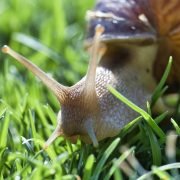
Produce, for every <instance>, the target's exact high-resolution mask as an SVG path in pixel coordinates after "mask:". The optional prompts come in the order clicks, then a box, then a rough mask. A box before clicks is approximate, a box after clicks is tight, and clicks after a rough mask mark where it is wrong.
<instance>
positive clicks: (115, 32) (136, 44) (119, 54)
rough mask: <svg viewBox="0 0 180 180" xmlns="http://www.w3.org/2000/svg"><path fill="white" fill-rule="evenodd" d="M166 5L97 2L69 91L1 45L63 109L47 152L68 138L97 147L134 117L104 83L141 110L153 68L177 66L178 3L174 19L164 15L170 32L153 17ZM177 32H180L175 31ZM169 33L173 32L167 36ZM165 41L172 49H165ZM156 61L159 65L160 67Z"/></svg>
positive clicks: (152, 1)
mask: <svg viewBox="0 0 180 180" xmlns="http://www.w3.org/2000/svg"><path fill="white" fill-rule="evenodd" d="M164 2H165V0H159V1H158V2H157V1H156V2H155V0H146V1H145V0H137V1H135V0H127V1H121V0H112V1H108V0H100V1H98V2H97V5H96V7H95V10H94V11H90V12H88V13H87V19H88V22H89V23H88V35H87V40H86V47H87V48H88V49H89V50H90V61H89V66H88V70H87V73H86V75H85V76H84V77H83V78H82V79H81V80H80V81H79V82H77V83H76V84H75V85H73V86H71V87H66V86H63V85H61V84H60V83H58V82H57V81H55V80H54V79H52V78H51V77H49V76H48V75H47V74H46V73H44V72H43V71H42V70H41V69H39V68H38V67H37V66H36V65H34V64H32V63H31V62H30V61H29V60H27V59H26V58H25V57H23V56H21V55H20V54H18V53H16V52H15V51H13V50H12V49H10V48H9V47H8V46H4V47H3V49H2V51H3V52H4V53H7V54H10V55H11V56H13V57H14V58H15V59H16V60H17V61H19V62H20V63H21V64H23V65H24V66H25V67H26V68H27V69H28V70H30V71H31V72H32V73H33V74H35V75H36V76H37V77H39V78H40V79H41V80H42V82H43V83H44V84H45V85H46V86H47V87H48V88H49V89H50V90H51V91H52V92H53V93H54V94H55V96H56V97H57V99H58V101H59V103H60V105H61V110H60V111H59V113H58V117H57V127H56V128H55V130H54V132H53V134H52V135H51V137H50V138H49V139H48V140H47V142H46V144H45V148H46V147H48V146H49V145H50V144H51V143H52V142H53V141H54V140H55V139H56V138H57V137H58V136H64V137H66V138H68V139H70V140H74V139H76V137H78V136H79V137H80V138H81V139H82V140H83V141H84V142H87V143H93V145H94V146H95V147H97V146H98V141H100V140H102V139H104V138H107V137H112V136H115V135H117V134H118V133H119V131H120V130H121V128H122V127H123V126H124V125H126V124H127V123H128V122H130V121H131V120H133V119H134V118H136V117H137V114H136V112H134V111H133V110H131V109H130V108H129V107H127V106H126V105H125V104H123V103H122V102H120V101H119V100H117V99H116V98H115V97H114V96H113V95H112V94H111V93H110V92H109V91H108V89H107V85H111V86H112V87H114V88H115V89H116V90H117V91H119V92H120V93H122V94H123V95H124V96H125V97H127V98H128V99H129V100H131V101H132V102H134V103H135V104H136V105H138V106H139V107H141V108H145V105H146V102H147V101H148V100H150V97H151V95H152V92H153V89H154V88H155V86H156V84H157V83H156V79H158V77H159V74H158V73H157V67H156V68H155V65H158V66H159V67H160V68H159V69H161V67H162V69H163V67H164V64H165V65H166V64H167V61H168V58H169V56H170V55H172V56H173V58H174V60H175V62H176V65H179V64H180V63H179V57H180V56H178V55H179V54H180V53H179V47H180V46H179V45H180V43H179V42H180V41H179V39H180V33H179V30H180V26H179V22H180V18H179V17H180V16H179V17H177V14H178V13H179V12H180V7H179V5H180V3H179V2H180V1H179V0H178V1H176V0H173V1H172V2H173V3H174V4H175V5H177V6H176V8H177V9H178V10H179V11H177V13H176V16H175V15H174V14H173V12H172V13H170V14H168V17H171V18H170V19H168V23H170V24H167V25H166V26H168V28H165V25H164V24H163V23H162V18H163V17H161V14H158V17H157V18H155V17H156V16H155V15H156V14H157V12H160V13H162V16H163V13H164V12H165V10H167V9H166V8H165V9H164V6H163V5H164ZM172 2H171V3H169V2H167V4H166V6H167V7H168V8H169V9H171V8H172V7H174V4H173V3H172ZM108 3H109V4H108ZM142 5H143V6H142ZM146 5H148V7H151V8H152V9H153V12H150V10H149V8H147V6H146ZM161 6H162V8H161ZM166 6H165V7H166ZM145 8H147V9H145ZM158 8H160V9H161V11H159V9H158ZM156 11H157V12H156ZM171 15H172V16H171ZM171 22H173V23H171ZM161 26H163V27H161ZM176 28H179V29H177V33H176ZM171 31H173V32H174V34H173V33H172V34H170V32H171ZM168 33H169V34H168ZM167 35H168V36H167ZM169 42H171V44H172V45H173V48H170V49H169ZM162 44H163V46H162ZM162 47H163V48H164V47H166V48H167V49H165V50H166V52H165V53H164V54H165V55H166V56H167V57H168V58H165V57H164V54H163V55H161V53H162ZM167 52H168V54H166V53H167ZM158 58H159V59H158ZM163 58H164V59H163ZM162 59H163V60H162ZM157 60H158V61H159V62H161V63H160V64H163V65H162V66H160V64H159V62H157ZM161 60H162V61H161ZM173 68H174V67H173ZM174 70H175V71H176V73H177V74H178V71H179V69H178V70H177V67H176V68H174ZM159 73H160V74H161V72H159ZM156 74H158V76H157V75H156ZM179 80H180V77H179V75H176V74H175V75H174V74H171V76H170V79H169V80H168V82H169V84H174V83H179Z"/></svg>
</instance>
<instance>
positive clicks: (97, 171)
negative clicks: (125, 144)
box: [92, 138, 120, 180]
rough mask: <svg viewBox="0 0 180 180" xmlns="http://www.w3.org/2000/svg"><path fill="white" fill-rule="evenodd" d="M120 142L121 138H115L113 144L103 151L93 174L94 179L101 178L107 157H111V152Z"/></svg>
mask: <svg viewBox="0 0 180 180" xmlns="http://www.w3.org/2000/svg"><path fill="white" fill-rule="evenodd" d="M119 142H120V138H117V139H115V140H114V141H113V142H112V143H111V145H110V146H109V147H108V148H107V149H106V150H105V152H104V153H103V155H102V157H101V159H100V160H99V161H98V163H97V166H96V168H95V170H94V172H93V176H92V179H93V180H98V179H99V175H100V173H101V171H102V168H103V166H104V164H105V162H106V161H107V159H108V158H109V156H110V155H111V153H112V152H113V151H114V149H115V148H116V147H117V145H118V144H119Z"/></svg>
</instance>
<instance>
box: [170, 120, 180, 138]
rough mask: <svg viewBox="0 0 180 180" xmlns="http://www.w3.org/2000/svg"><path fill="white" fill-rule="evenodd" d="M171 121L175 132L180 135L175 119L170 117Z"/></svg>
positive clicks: (179, 128)
mask: <svg viewBox="0 0 180 180" xmlns="http://www.w3.org/2000/svg"><path fill="white" fill-rule="evenodd" d="M171 123H172V124H173V126H174V128H175V130H176V133H177V134H178V135H180V127H179V126H178V124H177V123H176V121H175V120H174V119H171Z"/></svg>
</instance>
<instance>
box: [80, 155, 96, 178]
mask: <svg viewBox="0 0 180 180" xmlns="http://www.w3.org/2000/svg"><path fill="white" fill-rule="evenodd" d="M94 162H95V157H94V155H93V154H91V155H90V156H89V157H88V159H87V161H86V165H85V168H84V175H83V179H87V180H88V179H90V177H91V174H92V168H93V165H94Z"/></svg>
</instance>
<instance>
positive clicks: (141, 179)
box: [137, 163, 180, 180]
mask: <svg viewBox="0 0 180 180" xmlns="http://www.w3.org/2000/svg"><path fill="white" fill-rule="evenodd" d="M157 169H158V170H159V171H168V170H171V169H180V163H172V164H167V165H164V166H160V167H157V168H156V171H157ZM153 174H154V171H153V170H152V171H150V172H148V173H146V174H144V175H142V176H141V177H139V178H138V179H137V180H146V179H148V178H149V177H151V176H152V175H153Z"/></svg>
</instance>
